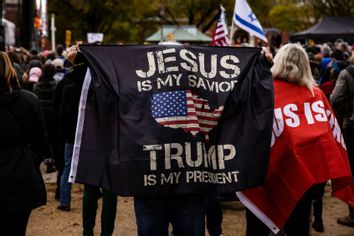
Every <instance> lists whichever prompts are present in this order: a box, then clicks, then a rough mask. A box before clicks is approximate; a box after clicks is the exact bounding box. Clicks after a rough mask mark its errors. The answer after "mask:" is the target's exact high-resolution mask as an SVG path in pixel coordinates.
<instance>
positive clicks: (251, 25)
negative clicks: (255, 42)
mask: <svg viewBox="0 0 354 236" xmlns="http://www.w3.org/2000/svg"><path fill="white" fill-rule="evenodd" d="M233 23H235V24H236V25H237V26H238V27H240V28H241V29H243V30H245V31H247V32H248V33H249V34H251V35H255V36H256V37H257V38H259V39H261V40H263V41H264V42H268V40H267V37H266V35H265V33H264V31H263V28H262V26H261V24H260V23H259V21H258V19H257V17H256V15H255V14H254V13H253V11H252V9H251V7H250V6H249V5H248V3H247V1H246V0H237V1H235V11H234V15H233ZM233 26H234V24H232V27H231V39H232V35H233V33H234V30H233V28H234V27H233ZM231 41H232V40H231Z"/></svg>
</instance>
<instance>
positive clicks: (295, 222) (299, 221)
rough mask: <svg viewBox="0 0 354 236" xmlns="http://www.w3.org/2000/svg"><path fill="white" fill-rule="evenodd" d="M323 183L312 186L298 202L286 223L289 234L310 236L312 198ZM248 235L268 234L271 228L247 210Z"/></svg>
mask: <svg viewBox="0 0 354 236" xmlns="http://www.w3.org/2000/svg"><path fill="white" fill-rule="evenodd" d="M322 186H323V184H319V185H314V186H312V187H311V188H310V189H309V190H308V191H307V192H306V193H305V194H304V196H303V197H302V198H301V199H300V201H299V202H298V203H297V205H296V207H295V209H294V210H293V212H292V213H291V215H290V216H289V218H288V220H287V221H286V223H285V225H284V230H285V233H286V235H287V236H300V235H301V236H310V215H311V204H312V199H314V197H316V196H318V191H319V190H321V188H322ZM246 220H247V228H246V236H268V235H269V233H270V230H269V229H268V227H267V226H266V225H265V224H263V222H261V221H260V220H259V219H258V218H257V217H256V216H255V215H254V214H253V213H252V212H250V211H249V210H247V211H246Z"/></svg>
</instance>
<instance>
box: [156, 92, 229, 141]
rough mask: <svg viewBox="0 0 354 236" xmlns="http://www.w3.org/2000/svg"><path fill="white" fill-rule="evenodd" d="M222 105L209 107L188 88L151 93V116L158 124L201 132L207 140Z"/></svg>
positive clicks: (195, 133)
mask: <svg viewBox="0 0 354 236" xmlns="http://www.w3.org/2000/svg"><path fill="white" fill-rule="evenodd" d="M223 109H224V107H223V106H220V107H218V108H216V109H213V110H212V109H211V108H210V106H209V103H208V101H207V100H205V99H202V98H199V97H198V95H194V94H192V92H191V91H190V90H186V91H183V90H181V91H169V92H162V93H157V94H153V95H152V98H151V111H152V116H153V117H154V119H155V120H156V121H157V123H159V124H160V125H162V126H164V127H169V128H174V129H177V128H182V129H183V130H184V131H186V132H190V133H191V134H192V135H193V136H196V135H197V133H199V132H201V133H203V134H204V135H205V140H206V141H208V140H209V131H210V130H212V129H213V128H214V127H215V126H216V125H217V124H218V120H219V118H220V116H221V114H222V111H223Z"/></svg>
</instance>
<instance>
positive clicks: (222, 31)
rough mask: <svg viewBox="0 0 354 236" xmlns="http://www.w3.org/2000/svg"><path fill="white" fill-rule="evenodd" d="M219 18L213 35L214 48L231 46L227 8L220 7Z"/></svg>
mask: <svg viewBox="0 0 354 236" xmlns="http://www.w3.org/2000/svg"><path fill="white" fill-rule="evenodd" d="M218 14H219V18H218V20H217V24H216V28H215V31H214V34H213V41H212V45H213V46H229V45H230V39H229V31H228V29H227V24H226V16H225V8H224V7H223V6H222V5H220V11H219V13H218Z"/></svg>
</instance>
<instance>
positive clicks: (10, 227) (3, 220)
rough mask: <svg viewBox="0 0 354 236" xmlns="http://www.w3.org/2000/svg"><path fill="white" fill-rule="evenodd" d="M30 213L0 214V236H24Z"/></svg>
mask: <svg viewBox="0 0 354 236" xmlns="http://www.w3.org/2000/svg"><path fill="white" fill-rule="evenodd" d="M31 211H32V209H29V210H23V211H15V212H10V213H4V214H3V213H0V235H11V236H25V235H26V228H27V224H28V219H29V216H30V214H31Z"/></svg>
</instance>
